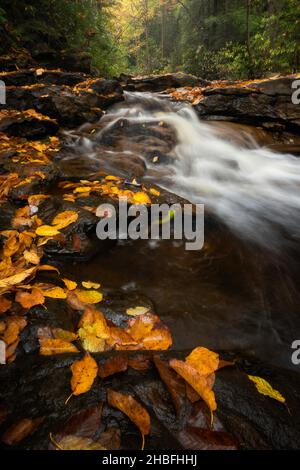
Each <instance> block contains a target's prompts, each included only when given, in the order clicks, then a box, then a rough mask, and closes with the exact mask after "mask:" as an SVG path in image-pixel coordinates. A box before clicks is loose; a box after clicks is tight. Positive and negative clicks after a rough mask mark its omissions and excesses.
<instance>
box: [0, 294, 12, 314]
mask: <svg viewBox="0 0 300 470" xmlns="http://www.w3.org/2000/svg"><path fill="white" fill-rule="evenodd" d="M11 306H12V301H11V300H9V299H7V298H6V297H4V296H3V295H1V296H0V314H1V313H5V312H7V310H9V309H10V307H11Z"/></svg>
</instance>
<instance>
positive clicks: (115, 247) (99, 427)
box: [0, 61, 300, 450]
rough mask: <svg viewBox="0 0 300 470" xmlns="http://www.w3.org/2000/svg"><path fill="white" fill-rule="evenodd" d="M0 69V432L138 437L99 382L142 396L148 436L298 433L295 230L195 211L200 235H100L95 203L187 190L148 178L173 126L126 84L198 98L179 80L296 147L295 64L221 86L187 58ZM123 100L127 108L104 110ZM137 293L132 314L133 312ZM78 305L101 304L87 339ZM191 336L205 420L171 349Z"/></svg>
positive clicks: (257, 139) (94, 442)
mask: <svg viewBox="0 0 300 470" xmlns="http://www.w3.org/2000/svg"><path fill="white" fill-rule="evenodd" d="M2 62H3V61H2ZM7 68H8V69H11V67H10V66H9V64H8V65H7ZM0 79H1V80H3V81H4V82H5V84H6V87H7V89H6V93H7V105H6V106H5V107H1V112H0V132H1V133H0V163H1V170H0V171H1V174H0V183H1V187H0V195H1V207H0V211H1V212H0V227H1V231H2V232H1V243H2V263H1V268H2V269H1V280H0V285H1V288H0V289H1V290H0V293H1V297H2V303H1V304H0V310H1V315H0V334H1V338H2V340H3V341H4V343H5V347H6V360H7V363H6V364H3V365H1V366H0V376H1V384H0V425H1V429H0V434H1V436H2V438H1V440H2V444H1V446H2V448H4V449H10V448H17V449H53V450H61V449H62V448H66V447H64V446H67V445H71V448H74V446H75V448H90V447H91V446H94V449H100V448H102V449H103V448H104V449H115V448H121V449H137V448H140V447H141V437H140V433H139V430H138V427H137V426H136V425H135V424H133V422H132V420H130V419H128V417H126V415H125V414H124V413H122V412H121V411H120V410H119V409H117V410H116V409H115V407H113V406H111V403H108V401H107V393H108V390H111V389H113V390H115V391H118V392H119V393H122V394H124V395H126V396H131V397H133V398H134V399H135V400H136V401H137V402H138V403H140V404H141V405H142V406H143V408H144V409H145V410H147V413H148V414H149V416H150V419H151V433H150V435H149V436H147V437H146V444H145V446H146V448H147V449H239V448H242V449H283V448H295V449H296V448H299V444H300V435H299V429H300V426H299V424H300V423H299V422H300V414H299V399H300V396H299V394H300V376H299V372H298V368H297V367H296V366H293V364H292V362H291V354H292V350H291V344H292V342H293V341H294V340H295V339H297V334H298V332H299V331H300V322H299V307H298V306H299V299H298V296H299V291H298V286H297V279H298V274H299V263H298V260H299V252H298V248H297V246H296V247H295V246H294V245H293V246H292V247H288V249H287V250H285V251H284V253H280V254H278V253H276V254H274V253H272V252H268V251H266V250H264V249H262V248H261V247H257V246H256V245H255V243H254V244H251V243H250V244H249V243H248V244H246V243H245V242H243V240H241V239H240V238H238V237H237V236H236V235H234V234H233V233H232V232H231V231H230V229H229V228H228V227H227V226H226V225H225V224H224V223H223V222H222V221H221V220H220V219H219V218H217V217H215V216H214V214H212V213H209V212H207V213H206V221H205V222H206V223H205V228H206V236H205V238H206V243H205V246H204V248H203V250H202V251H201V252H187V251H186V250H185V249H184V243H183V242H179V241H177V242H174V241H172V240H170V241H156V242H151V241H148V240H138V241H136V242H133V241H129V240H128V241H118V240H112V241H100V240H99V239H98V238H97V237H96V233H95V228H96V225H97V223H98V221H99V217H97V216H96V208H97V207H98V206H99V205H100V204H102V203H106V202H109V203H111V204H114V205H115V206H116V207H117V205H118V199H119V197H120V196H124V195H126V196H127V197H129V201H130V203H136V202H143V203H146V204H148V206H149V207H150V204H151V203H158V202H159V203H164V202H165V203H169V204H173V203H179V204H184V203H185V202H187V201H185V200H184V199H183V198H182V197H179V196H177V195H176V194H175V193H174V192H171V191H170V190H168V189H166V188H165V185H163V186H164V188H165V189H164V188H163V187H161V185H160V182H161V181H162V179H164V178H168V171H169V167H168V163H169V162H170V161H172V158H174V155H173V149H174V147H175V146H176V143H177V136H176V133H175V132H174V129H172V127H171V126H170V125H168V124H167V123H165V122H164V121H163V120H161V118H160V117H159V112H161V104H158V103H157V102H156V98H157V95H155V99H154V100H152V99H149V96H148V95H147V94H146V95H145V94H143V95H139V93H149V92H151V93H155V94H156V93H159V97H160V98H162V99H163V101H164V102H165V103H166V106H167V107H168V106H169V102H170V101H174V100H175V99H176V100H178V98H179V101H178V103H177V105H176V106H178V109H180V106H181V100H182V99H185V97H186V93H188V94H189V95H191V94H192V95H193V93H194V94H195V93H196V94H198V95H199V96H198V95H197V96H198V97H199V99H197V100H196V103H195V96H194V95H193V97H192V99H188V101H190V102H194V108H195V109H196V112H197V113H198V115H199V117H200V118H201V119H205V120H206V121H208V122H209V126H212V127H213V128H214V130H215V132H217V134H218V135H219V136H221V137H222V138H226V139H227V140H228V141H232V142H234V143H236V144H238V145H240V146H241V147H243V148H253V147H255V146H257V145H258V146H265V147H269V148H272V149H274V150H278V151H280V152H286V153H292V154H294V155H296V154H298V153H299V142H300V136H299V122H300V107H297V106H295V105H292V104H291V93H292V91H291V83H292V81H293V80H294V79H295V77H278V78H274V79H270V80H265V81H262V82H259V81H258V82H253V83H248V82H247V83H245V84H241V83H239V84H235V83H223V84H222V86H220V84H216V83H209V82H206V81H203V80H200V79H197V78H196V77H191V76H185V75H184V74H175V75H172V74H170V75H166V76H159V77H141V78H139V77H138V78H132V77H126V76H121V77H120V78H119V79H115V80H104V79H101V78H93V77H90V76H88V75H85V74H82V73H79V72H62V71H60V70H45V69H42V68H38V67H35V68H32V69H24V70H17V71H14V70H12V71H11V70H10V71H9V72H6V71H5V70H4V71H3V73H2V74H1V73H0ZM199 90H200V91H199ZM126 100H127V101H126ZM147 100H148V102H147ZM141 101H142V102H143V107H145V106H146V107H147V106H148V108H149V109H151V110H152V111H153V112H154V113H156V112H157V113H158V114H157V117H156V118H155V119H152V120H151V121H149V122H144V121H143V122H139V121H138V120H136V121H134V122H132V116H131V115H130V109H132V110H133V109H135V111H134V112H135V113H138V112H139V103H140V102H141ZM124 106H125V107H126V109H129V114H127V115H126V113H127V111H126V113H125V115H124V113H123V114H122V112H121V115H119V114H118V113H119V112H120V110H122V109H124ZM172 106H173V105H172ZM135 115H136V114H135ZM61 214H63V216H62V217H61ZM74 214H75V215H74ZM68 218H69V221H68ZM62 219H64V220H62ZM55 220H56V223H55V222H54V221H55ZM70 221H71V222H70ZM44 227H48V228H47V229H45V228H44ZM49 227H50V228H51V227H52V231H51V230H50V231H49ZM53 228H54V229H55V230H56V231H57V233H55V230H54V231H53ZM28 253H29V254H28ZM49 265H50V266H52V268H50V269H49ZM24 272H26V273H25V274H24ZM16 275H19V278H17V279H15V278H14V279H12V277H14V276H16ZM20 275H21V277H20ZM82 282H84V283H85V285H82ZM72 283H73V284H72ZM87 283H89V284H87ZM86 286H87V287H86ZM34 289H35V290H34ZM37 291H39V295H37ZM91 292H93V293H94V294H93V295H94V297H93V296H92V295H91ZM24 293H25V294H27V295H28V294H29V298H28V297H25V300H24ZM87 293H88V294H87ZM95 293H96V294H95ZM21 294H22V295H21ZM41 295H42V297H41ZM91 296H92V297H93V299H92V301H91ZM95 296H96V300H95ZM3 298H4V299H5V300H4V301H3ZM96 301H97V302H96ZM31 304H32V305H31ZM91 305H92V307H91ZM136 307H140V308H142V311H141V312H142V313H141V315H142V316H141V317H140V318H139V316H132V315H131V313H130V309H131V310H132V309H133V310H134V309H135V308H136ZM89 308H92V309H95V310H96V311H97V312H101V315H103V317H102V316H101V319H102V320H101V321H102V325H103V322H104V323H105V328H106V329H105V331H106V336H104V337H103V336H101V335H100V336H99V335H98V336H97V334H96V333H93V338H92V339H93V341H94V342H95V341H96V346H95V344H94V342H93V346H92V347H91V345H90V343H89V344H88V345H87V343H86V341H87V338H86V337H82V332H80V328H84V326H82V324H81V322H82V316H83V315H85V313H84V312H86V310H87V309H89ZM93 315H96V314H95V311H94V313H93ZM103 318H104V320H103ZM99 321H100V320H99ZM149 324H150V325H151V326H149ZM134 325H135V326H134ZM145 325H148V326H147V327H146V326H145ZM89 326H91V327H93V328H94V323H91V324H90V325H89ZM133 327H134V328H135V329H138V333H137V332H136V331H135V330H132V328H133ZM107 331H109V333H107ZM62 332H63V333H62ZM150 333H151V334H150ZM102 334H103V332H102ZM66 335H67V336H66ZM70 335H71V336H70ZM72 335H73V336H72ZM124 335H125V339H124ZM128 335H129V336H128ZM70 338H71V339H72V340H70ZM89 339H91V338H89ZM49 340H54V343H53V342H52V343H49V342H47V341H49ZM61 340H62V341H67V343H68V345H66V344H65V343H63V345H62V344H61V343H57V341H61ZM45 341H46V343H45ZM55 341H56V343H55ZM101 341H102V342H101ZM71 343H72V344H71ZM49 344H50V346H51V347H49ZM70 344H71V346H73V347H75V350H74V349H73V351H70V348H71V349H72V347H71V346H70ZM53 345H56V346H57V345H60V347H61V350H60V349H59V348H58V349H55V348H54V349H53ZM46 346H47V347H46ZM62 346H63V347H62ZM198 347H202V348H205V349H206V348H207V349H209V350H212V351H217V352H218V353H219V354H220V357H219V359H218V361H219V364H218V366H217V367H216V369H215V370H213V371H210V373H209V374H208V375H209V377H210V380H213V382H214V386H213V392H214V394H215V399H216V403H217V408H216V410H214V413H213V414H214V420H213V424H212V420H211V413H210V411H209V407H208V406H207V403H205V401H203V400H202V399H201V397H200V396H199V394H197V393H196V394H195V390H194V392H193V389H192V390H191V389H190V388H188V385H187V382H186V381H185V380H184V379H183V378H182V377H181V376H180V375H178V374H177V373H176V372H175V370H174V368H172V367H171V366H170V360H171V361H172V360H174V359H181V360H182V359H184V358H186V357H187V356H188V354H189V353H190V352H191V350H193V349H194V348H198ZM43 348H44V349H43ZM47 348H48V349H47ZM49 348H50V349H49ZM43 350H44V353H43ZM45 350H46V354H45ZM49 351H50V352H49ZM86 351H88V352H90V353H91V355H92V357H93V358H94V359H95V361H96V363H97V367H98V374H97V377H96V378H95V380H94V382H93V384H92V386H91V387H90V389H89V390H88V391H87V392H86V393H83V394H80V395H79V396H73V397H72V398H71V399H70V400H69V402H68V403H67V404H65V402H66V399H67V397H68V396H69V395H70V393H71V388H70V380H71V377H72V372H71V366H72V364H74V362H75V361H77V360H81V359H82V357H84V354H86ZM58 352H59V353H60V354H57V353H58ZM107 361H108V363H107ZM224 361H227V362H228V364H227V362H226V363H224ZM105 363H107V365H106V369H105V366H104V364H105ZM224 365H226V366H227V367H223V366H224ZM103 369H105V370H108V371H109V373H107V374H106V373H104V372H103ZM219 369H220V370H219ZM101 371H102V372H101ZM101 374H102V375H101ZM214 374H215V375H214ZM249 376H252V377H253V376H254V377H259V378H262V379H265V380H266V381H267V382H268V383H269V384H271V386H272V388H273V391H274V390H276V391H279V392H280V394H281V397H284V402H282V401H280V400H279V401H278V399H274V397H273V398H272V397H271V396H270V393H269V395H263V394H261V393H259V391H258V390H257V388H256V387H255V384H254V383H253V381H251V380H249ZM200 395H201V394H200ZM271 395H272V394H271ZM275 398H276V397H275ZM277 398H278V397H277ZM69 436H73V438H72V439H73V440H72V443H71V444H70V441H68V439H69ZM74 436H76V437H77V440H76V439H75V440H74ZM66 437H67V440H66ZM84 439H85V440H84ZM60 443H61V444H60ZM72 446H73V447H72ZM76 446H77V447H76ZM80 446H81V447H80Z"/></svg>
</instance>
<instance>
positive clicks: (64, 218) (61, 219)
mask: <svg viewBox="0 0 300 470" xmlns="http://www.w3.org/2000/svg"><path fill="white" fill-rule="evenodd" d="M77 219H78V214H77V212H75V211H64V212H61V213H60V214H57V215H56V216H55V217H54V219H53V220H52V225H54V226H55V228H56V229H58V230H60V229H62V228H65V227H68V225H70V224H73V223H74V222H76V220H77ZM46 235H47V234H46Z"/></svg>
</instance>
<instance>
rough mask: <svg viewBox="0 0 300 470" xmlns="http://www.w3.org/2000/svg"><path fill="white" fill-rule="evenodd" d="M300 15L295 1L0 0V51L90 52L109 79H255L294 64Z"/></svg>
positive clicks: (292, 67) (287, 70) (293, 68)
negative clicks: (182, 75)
mask: <svg viewBox="0 0 300 470" xmlns="http://www.w3.org/2000/svg"><path fill="white" fill-rule="evenodd" d="M299 14H300V5H299V2H298V0H122V1H121V0H76V1H72V0H70V1H68V0H67V1H63V2H62V1H61V0H49V1H48V0H40V1H38V0H28V1H22V2H20V1H17V0H1V2H0V26H1V27H2V28H3V32H2V34H1V36H2V41H1V48H2V51H5V50H6V49H7V47H9V45H11V44H14V45H15V46H16V47H17V46H24V47H27V48H28V49H29V50H30V51H32V52H33V54H34V55H38V56H40V55H41V54H47V53H48V54H50V53H51V52H53V51H57V50H60V51H62V52H63V53H70V54H76V56H78V55H79V56H83V57H86V56H88V55H90V58H91V63H92V66H93V67H94V68H95V69H96V70H97V71H98V73H100V74H103V75H109V76H112V75H118V74H120V73H128V74H138V73H139V74H145V73H147V74H149V73H162V72H176V71H183V72H187V73H192V74H195V75H197V76H201V77H203V78H208V79H217V78H228V79H239V78H251V77H252V78H253V77H256V78H258V77H262V76H265V75H267V74H270V73H278V72H283V73H292V72H295V71H296V70H297V68H298V67H299V62H300V45H299V44H300V22H299ZM83 57H82V58H83Z"/></svg>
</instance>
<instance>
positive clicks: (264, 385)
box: [248, 375, 286, 403]
mask: <svg viewBox="0 0 300 470" xmlns="http://www.w3.org/2000/svg"><path fill="white" fill-rule="evenodd" d="M248 378H249V379H250V380H251V381H252V382H254V383H255V386H256V389H257V391H258V392H259V393H261V394H262V395H266V396H267V397H270V398H273V399H274V400H277V401H279V402H280V403H285V401H286V400H285V398H284V397H283V396H282V395H281V393H280V392H278V390H275V389H274V388H273V387H272V386H271V385H270V384H269V382H267V381H266V380H265V379H262V378H261V377H256V376H254V375H248Z"/></svg>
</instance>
